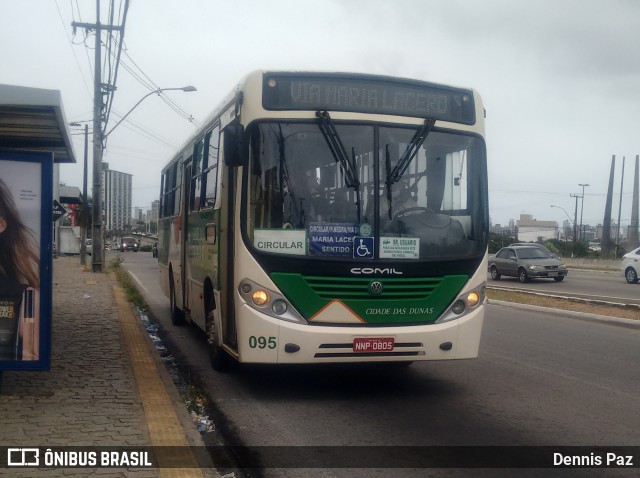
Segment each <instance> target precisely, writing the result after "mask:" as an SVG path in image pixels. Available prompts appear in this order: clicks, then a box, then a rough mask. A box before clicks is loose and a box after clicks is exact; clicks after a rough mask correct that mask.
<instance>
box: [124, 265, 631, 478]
mask: <svg viewBox="0 0 640 478" xmlns="http://www.w3.org/2000/svg"><path fill="white" fill-rule="evenodd" d="M123 257H124V258H125V263H124V266H125V267H126V268H127V269H129V270H130V271H131V272H132V273H133V274H134V276H135V277H136V278H137V280H138V281H139V283H140V284H141V285H142V286H143V287H144V288H143V290H144V292H145V295H146V296H147V298H148V301H149V304H150V308H151V315H152V317H154V320H157V321H158V322H159V323H160V324H161V329H162V330H163V335H164V338H165V340H166V342H167V345H168V347H169V349H170V350H171V351H172V353H173V354H174V355H175V356H176V358H177V360H178V361H179V362H180V363H181V364H183V365H184V367H185V369H187V370H188V373H189V374H190V375H189V376H190V379H191V380H193V381H194V382H196V383H197V384H199V385H200V386H201V387H203V388H204V389H205V390H206V393H207V394H208V395H209V397H210V398H211V400H212V404H213V407H212V413H213V418H214V420H215V421H216V425H217V432H218V434H217V435H216V436H215V437H214V436H212V437H210V438H209V439H210V440H211V442H215V440H218V439H224V440H225V442H226V443H227V444H237V445H251V446H273V445H278V446H309V447H318V446H323V445H328V446H366V447H369V448H366V449H367V450H368V449H372V450H379V449H378V448H370V447H372V446H373V447H374V446H402V447H406V446H414V445H416V446H435V445H450V446H467V445H468V446H487V445H489V446H520V445H533V446H551V447H554V446H578V445H579V446H587V447H592V446H613V445H615V446H624V445H628V446H637V445H640V413H638V412H637V408H638V397H640V381H639V380H638V376H640V347H639V345H640V329H637V328H626V327H620V326H615V325H610V324H603V323H598V322H589V321H583V320H575V319H572V318H567V317H562V316H561V315H558V316H550V315H545V314H541V313H538V312H532V311H523V310H517V309H514V308H510V307H506V306H496V305H489V306H488V307H487V318H486V320H485V326H484V330H483V337H482V343H481V350H480V357H479V358H478V359H477V360H471V361H452V362H422V363H419V362H416V363H414V364H413V365H412V366H410V367H406V368H402V367H393V366H379V365H366V366H357V367H356V366H348V367H344V366H317V367H302V366H295V367H281V368H278V367H265V366H244V367H240V368H239V369H237V370H235V371H234V372H232V373H228V374H219V373H217V372H214V371H213V370H212V369H211V368H210V366H209V364H208V359H207V354H206V348H205V340H204V338H203V335H202V334H201V333H199V332H198V331H197V330H196V329H195V328H193V327H189V326H186V327H174V326H172V325H171V323H170V320H169V314H168V300H166V298H164V296H163V295H162V293H161V292H160V290H159V286H158V282H157V274H158V273H157V266H156V262H155V260H154V259H152V258H151V254H150V253H137V254H135V253H126V254H124V255H123ZM585 280H589V279H585ZM568 283H570V281H568V282H567V284H568ZM551 285H553V286H554V287H557V286H558V285H564V283H563V284H556V283H551ZM258 450H262V452H265V450H267V449H262V448H261V449H258ZM258 453H260V451H258ZM265 453H266V452H265ZM372 458H373V457H372ZM637 460H640V456H638V457H637ZM317 466H318V467H319V469H315V470H308V469H307V470H306V471H305V475H309V476H373V475H381V476H386V475H387V473H390V474H392V475H393V476H541V473H542V472H544V475H545V476H563V477H564V476H637V468H636V469H635V470H623V469H609V470H603V469H599V470H598V469H573V470H567V469H563V470H560V469H551V470H523V469H520V470H512V469H511V470H504V469H503V470H487V469H476V470H460V469H457V470H452V469H439V470H428V474H427V470H411V469H404V468H402V469H393V470H388V469H386V470H385V469H383V470H370V469H364V470H362V469H350V470H346V471H345V470H336V469H330V468H329V463H318V464H317ZM247 474H248V475H250V476H260V475H265V476H300V473H299V470H292V469H270V470H262V471H260V472H257V471H253V472H248V473H247ZM240 475H242V473H240Z"/></svg>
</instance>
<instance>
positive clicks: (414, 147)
mask: <svg viewBox="0 0 640 478" xmlns="http://www.w3.org/2000/svg"><path fill="white" fill-rule="evenodd" d="M435 122H436V120H434V119H431V118H428V119H426V120H424V124H423V125H422V127H421V128H420V129H419V130H418V131H416V134H414V135H413V138H411V141H410V142H409V144H408V145H407V149H405V151H404V154H403V155H402V157H401V158H400V159H398V162H397V163H396V166H395V167H394V168H393V171H391V173H389V171H388V170H387V187H388V188H389V189H391V186H392V185H393V184H394V183H397V182H398V181H399V180H400V178H401V177H402V175H403V174H404V172H405V171H406V170H407V168H408V167H409V164H411V161H413V158H414V157H415V156H416V154H418V151H419V150H420V147H421V146H422V143H424V140H425V139H427V136H428V135H429V133H430V132H431V129H432V128H433V125H434V124H435Z"/></svg>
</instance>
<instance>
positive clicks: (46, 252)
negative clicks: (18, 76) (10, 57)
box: [0, 85, 76, 384]
mask: <svg viewBox="0 0 640 478" xmlns="http://www.w3.org/2000/svg"><path fill="white" fill-rule="evenodd" d="M75 162H76V159H75V155H74V151H73V146H72V143H71V136H70V133H69V128H68V125H67V121H66V118H65V115H64V110H63V107H62V99H61V95H60V92H59V91H55V90H46V89H38V88H28V87H23V86H14V85H0V179H2V185H3V186H2V187H3V191H4V192H3V197H4V198H5V199H4V202H5V205H6V207H7V208H8V210H11V209H13V210H14V211H13V212H12V213H11V214H10V216H7V217H12V218H13V219H12V221H11V222H8V221H4V223H3V226H4V228H5V230H4V231H3V232H4V234H3V235H4V236H5V237H4V240H5V241H7V243H6V246H5V247H7V250H8V251H11V252H10V254H9V255H8V256H6V257H5V258H4V259H3V260H5V261H7V264H9V265H10V264H11V261H12V259H11V257H15V256H22V257H27V258H34V259H32V260H29V262H28V264H30V265H29V266H28V272H27V273H25V272H24V270H23V269H21V273H15V268H13V267H8V268H6V269H4V271H5V273H4V274H1V275H0V283H1V284H2V286H1V287H0V384H1V379H2V371H3V370H48V369H49V368H50V362H51V326H52V324H51V321H52V237H53V234H52V230H53V225H54V220H53V218H54V214H53V209H54V198H56V197H57V196H58V174H57V169H58V165H59V164H61V163H75ZM54 171H55V173H54ZM15 218H19V219H15ZM16 224H18V225H19V227H17V228H16ZM9 227H14V228H16V229H15V230H16V231H21V232H19V233H17V234H21V235H19V236H17V235H16V234H11V235H10V236H9V235H6V233H7V231H6V229H7V228H9ZM25 228H26V229H27V230H28V231H29V233H28V234H27V233H25V232H23V231H24V230H25ZM13 237H19V238H20V240H16V239H11V238H13ZM35 258H37V260H36V259H35ZM7 271H10V272H7Z"/></svg>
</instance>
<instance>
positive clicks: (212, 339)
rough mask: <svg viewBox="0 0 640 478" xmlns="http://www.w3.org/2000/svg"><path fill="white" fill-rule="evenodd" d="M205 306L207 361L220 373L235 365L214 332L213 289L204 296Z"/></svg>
mask: <svg viewBox="0 0 640 478" xmlns="http://www.w3.org/2000/svg"><path fill="white" fill-rule="evenodd" d="M205 307H206V319H205V320H206V324H205V326H206V329H207V330H206V332H207V350H208V352H209V362H211V367H212V368H213V369H214V370H215V371H216V372H220V373H224V372H228V371H229V370H231V369H232V368H233V367H234V365H235V360H233V358H232V357H231V356H229V354H228V353H227V352H226V351H225V350H224V349H223V348H222V347H221V346H220V337H218V334H217V333H216V323H215V321H216V319H215V317H216V316H215V304H214V302H213V291H211V292H210V293H207V294H206V296H205Z"/></svg>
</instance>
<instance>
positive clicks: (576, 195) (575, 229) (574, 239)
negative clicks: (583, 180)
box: [569, 194, 580, 245]
mask: <svg viewBox="0 0 640 478" xmlns="http://www.w3.org/2000/svg"><path fill="white" fill-rule="evenodd" d="M569 196H571V197H572V198H576V212H575V213H574V218H573V244H574V245H575V243H576V237H577V228H578V198H579V197H580V195H579V194H569Z"/></svg>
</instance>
